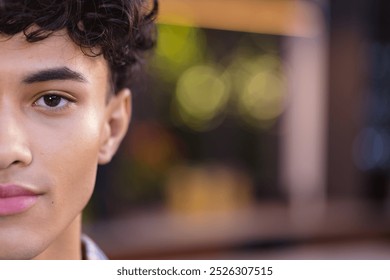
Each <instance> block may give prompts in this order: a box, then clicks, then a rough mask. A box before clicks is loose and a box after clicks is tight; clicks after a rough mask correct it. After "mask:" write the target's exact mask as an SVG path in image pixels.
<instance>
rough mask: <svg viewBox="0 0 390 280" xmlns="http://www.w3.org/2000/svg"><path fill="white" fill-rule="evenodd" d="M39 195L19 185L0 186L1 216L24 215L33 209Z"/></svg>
mask: <svg viewBox="0 0 390 280" xmlns="http://www.w3.org/2000/svg"><path fill="white" fill-rule="evenodd" d="M38 197H39V195H38V194H37V193H34V192H33V191H30V190H28V189H27V188H24V187H21V186H17V185H0V216H8V215H14V214H18V213H22V212H24V211H27V210H28V209H29V208H31V207H32V206H33V205H34V204H35V203H36V202H37V199H38Z"/></svg>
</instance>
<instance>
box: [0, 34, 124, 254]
mask: <svg viewBox="0 0 390 280" xmlns="http://www.w3.org/2000/svg"><path fill="white" fill-rule="evenodd" d="M108 77H109V73H108V67H107V62H106V60H105V59H104V58H103V57H102V56H98V57H89V56H86V55H85V54H84V53H83V52H82V51H81V50H80V48H79V47H78V46H76V45H75V44H74V43H73V42H72V41H71V40H70V38H69V37H68V36H67V34H66V33H65V32H56V33H54V34H53V35H51V36H50V37H49V38H47V39H45V40H42V41H39V42H36V43H28V42H26V40H25V37H24V36H23V35H21V34H18V35H16V36H13V37H6V36H3V35H1V34H0V259H4V258H5V259H25V258H68V257H70V255H69V254H68V255H67V254H66V253H67V250H69V251H70V250H74V246H73V247H72V244H76V243H77V242H79V232H80V226H79V224H80V212H81V211H82V209H83V208H84V206H85V205H86V203H87V202H88V200H89V198H90V196H91V194H92V191H93V186H94V183H95V176H96V169H97V164H98V163H106V162H108V161H109V160H110V159H111V156H112V155H113V154H114V153H115V151H116V148H117V146H118V145H119V142H120V140H121V139H122V137H123V135H124V133H125V131H126V128H127V124H128V120H129V114H130V112H129V106H130V105H129V102H130V101H129V92H128V91H127V90H124V91H122V92H120V93H119V94H118V95H116V96H114V97H111V98H108V91H109V88H110V84H109V82H108ZM107 100H108V101H107ZM76 250H79V248H77V249H76ZM56 253H58V254H57V255H56ZM69 253H70V252H69Z"/></svg>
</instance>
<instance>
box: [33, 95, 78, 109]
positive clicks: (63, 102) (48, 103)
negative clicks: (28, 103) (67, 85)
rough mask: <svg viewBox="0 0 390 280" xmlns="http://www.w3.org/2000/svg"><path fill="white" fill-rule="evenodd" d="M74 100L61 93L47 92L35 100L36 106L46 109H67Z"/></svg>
mask: <svg viewBox="0 0 390 280" xmlns="http://www.w3.org/2000/svg"><path fill="white" fill-rule="evenodd" d="M73 102H74V101H72V100H70V99H69V98H67V97H64V96H61V95H59V94H46V95H43V96H41V97H40V98H38V99H37V101H35V102H34V105H35V106H39V107H42V108H46V109H65V108H66V107H67V106H69V105H70V103H73Z"/></svg>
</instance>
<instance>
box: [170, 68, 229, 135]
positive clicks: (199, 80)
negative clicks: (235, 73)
mask: <svg viewBox="0 0 390 280" xmlns="http://www.w3.org/2000/svg"><path fill="white" fill-rule="evenodd" d="M229 93H230V86H229V83H228V81H227V80H226V79H225V78H224V76H223V75H222V73H221V72H220V71H218V70H217V68H216V67H213V66H209V65H196V66H193V67H191V68H190V69H188V70H187V71H185V72H184V73H183V74H182V76H181V77H180V79H179V80H178V82H177V87H176V95H175V102H174V104H175V105H176V110H177V112H176V116H177V117H178V118H179V120H178V121H179V122H182V123H184V124H185V125H187V126H188V127H190V128H192V129H194V130H206V129H210V128H211V127H212V123H213V122H212V121H213V120H215V119H216V118H217V116H218V115H220V114H221V112H222V111H223V110H224V108H225V105H226V103H227V102H228V100H229Z"/></svg>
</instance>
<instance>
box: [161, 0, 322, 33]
mask: <svg viewBox="0 0 390 280" xmlns="http://www.w3.org/2000/svg"><path fill="white" fill-rule="evenodd" d="M321 18H322V17H321V16H320V15H319V9H318V7H316V4H314V1H313V3H312V2H309V1H296V0H295V1H294V0H272V1H271V0H240V1H237V0H162V1H161V13H160V16H159V21H160V22H161V23H168V24H178V25H189V24H190V25H192V24H193V25H195V26H199V27H204V28H213V29H223V30H234V31H243V32H255V33H264V34H276V35H288V36H302V37H312V36H316V35H318V33H319V30H320V27H321V26H322V25H321V22H320V19H321Z"/></svg>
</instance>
